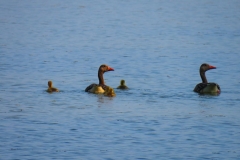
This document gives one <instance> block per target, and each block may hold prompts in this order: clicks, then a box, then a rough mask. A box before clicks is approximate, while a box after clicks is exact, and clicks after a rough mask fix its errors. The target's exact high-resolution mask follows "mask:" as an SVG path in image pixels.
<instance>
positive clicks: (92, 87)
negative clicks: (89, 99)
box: [85, 64, 114, 93]
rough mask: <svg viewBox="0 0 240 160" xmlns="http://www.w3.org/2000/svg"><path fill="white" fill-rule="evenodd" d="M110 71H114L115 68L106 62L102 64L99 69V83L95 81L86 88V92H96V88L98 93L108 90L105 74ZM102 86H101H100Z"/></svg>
mask: <svg viewBox="0 0 240 160" xmlns="http://www.w3.org/2000/svg"><path fill="white" fill-rule="evenodd" d="M108 71H114V69H113V68H111V67H110V66H108V65H106V64H102V65H101V66H100V67H99V69H98V80H99V83H98V84H96V83H93V84H91V85H89V86H88V87H87V88H86V89H85V92H90V93H95V91H96V89H97V92H98V93H104V92H105V90H106V87H107V85H105V82H104V78H103V74H104V73H105V72H108ZM99 87H100V88H99Z"/></svg>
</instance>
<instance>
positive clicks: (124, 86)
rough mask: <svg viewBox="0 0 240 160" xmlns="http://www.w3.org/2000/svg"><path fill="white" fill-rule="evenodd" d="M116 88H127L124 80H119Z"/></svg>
mask: <svg viewBox="0 0 240 160" xmlns="http://www.w3.org/2000/svg"><path fill="white" fill-rule="evenodd" d="M117 89H128V87H127V86H126V85H125V80H123V79H122V80H121V81H120V85H119V86H118V87H117Z"/></svg>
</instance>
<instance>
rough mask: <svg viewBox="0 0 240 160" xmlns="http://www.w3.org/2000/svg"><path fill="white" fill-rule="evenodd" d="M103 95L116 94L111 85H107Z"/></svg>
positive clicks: (110, 95)
mask: <svg viewBox="0 0 240 160" xmlns="http://www.w3.org/2000/svg"><path fill="white" fill-rule="evenodd" d="M104 96H108V97H115V96H116V94H115V92H114V89H113V88H111V87H107V88H106V90H105V92H104Z"/></svg>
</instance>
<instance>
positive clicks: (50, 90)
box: [47, 81, 59, 93]
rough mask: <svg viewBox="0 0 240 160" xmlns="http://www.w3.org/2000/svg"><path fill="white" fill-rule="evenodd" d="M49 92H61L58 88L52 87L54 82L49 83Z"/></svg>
mask: <svg viewBox="0 0 240 160" xmlns="http://www.w3.org/2000/svg"><path fill="white" fill-rule="evenodd" d="M47 92H50V93H51V92H59V90H58V89H57V88H54V87H53V85H52V81H48V89H47Z"/></svg>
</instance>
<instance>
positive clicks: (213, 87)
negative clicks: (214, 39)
mask: <svg viewBox="0 0 240 160" xmlns="http://www.w3.org/2000/svg"><path fill="white" fill-rule="evenodd" d="M210 69H216V67H214V66H211V65H209V64H207V63H203V64H202V65H201V66H200V69H199V72H200V77H201V79H202V83H199V84H197V85H196V87H195V88H194V90H193V91H194V92H197V93H211V94H219V93H220V92H221V89H220V86H219V85H218V84H217V83H212V82H211V83H208V81H207V78H206V75H205V72H206V71H208V70H210Z"/></svg>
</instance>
